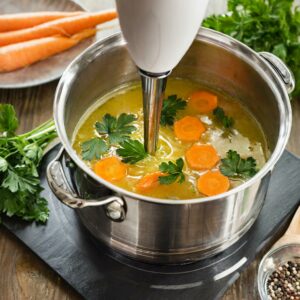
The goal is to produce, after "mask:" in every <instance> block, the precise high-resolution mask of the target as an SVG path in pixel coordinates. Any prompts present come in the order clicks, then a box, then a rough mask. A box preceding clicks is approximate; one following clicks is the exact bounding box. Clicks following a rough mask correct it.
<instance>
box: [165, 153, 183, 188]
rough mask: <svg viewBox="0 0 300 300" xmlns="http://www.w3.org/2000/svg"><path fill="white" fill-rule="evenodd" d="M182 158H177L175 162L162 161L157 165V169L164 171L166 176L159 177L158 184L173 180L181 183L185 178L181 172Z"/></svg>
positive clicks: (172, 181)
mask: <svg viewBox="0 0 300 300" xmlns="http://www.w3.org/2000/svg"><path fill="white" fill-rule="evenodd" d="M183 165H184V162H183V159H182V158H178V159H177V160H176V162H175V163H173V162H171V161H169V162H167V163H166V162H163V163H161V164H160V165H159V170H160V171H161V172H163V173H166V174H167V175H166V176H160V177H159V183H160V184H171V183H174V182H178V183H183V182H184V180H185V176H184V174H183V171H182V169H183Z"/></svg>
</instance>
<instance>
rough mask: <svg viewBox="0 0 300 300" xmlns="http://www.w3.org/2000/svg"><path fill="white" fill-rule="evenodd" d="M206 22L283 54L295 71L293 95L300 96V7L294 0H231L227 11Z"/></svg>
mask: <svg viewBox="0 0 300 300" xmlns="http://www.w3.org/2000/svg"><path fill="white" fill-rule="evenodd" d="M203 26H204V27H208V28H211V29H215V30H218V31H221V32H223V33H225V34H228V35H230V36H232V37H234V38H236V39H238V40H240V41H241V42H243V43H245V44H246V45H248V46H249V47H251V48H253V49H254V50H255V51H258V52H259V51H269V52H272V53H273V54H275V55H277V56H278V57H280V58H281V59H282V60H283V61H284V62H285V63H286V64H287V65H288V66H289V67H290V69H291V70H292V71H293V73H294V75H295V79H296V83H297V84H296V88H295V91H294V93H293V95H294V96H295V97H297V96H300V10H299V8H298V7H294V8H293V0H228V13H227V14H226V15H218V16H210V17H208V18H207V19H205V20H204V22H203Z"/></svg>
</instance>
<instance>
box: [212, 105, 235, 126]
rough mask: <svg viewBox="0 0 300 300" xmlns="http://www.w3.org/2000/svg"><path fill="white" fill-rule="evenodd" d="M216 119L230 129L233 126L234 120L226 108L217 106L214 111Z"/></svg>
mask: <svg viewBox="0 0 300 300" xmlns="http://www.w3.org/2000/svg"><path fill="white" fill-rule="evenodd" d="M213 114H214V116H215V117H216V119H217V120H218V121H219V122H220V123H221V124H222V125H223V126H224V128H226V129H229V128H231V127H232V126H233V124H234V120H233V118H232V117H228V116H226V114H225V112H224V109H223V108H221V107H219V106H218V107H216V108H215V109H214V111H213Z"/></svg>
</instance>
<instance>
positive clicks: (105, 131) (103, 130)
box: [95, 113, 136, 145]
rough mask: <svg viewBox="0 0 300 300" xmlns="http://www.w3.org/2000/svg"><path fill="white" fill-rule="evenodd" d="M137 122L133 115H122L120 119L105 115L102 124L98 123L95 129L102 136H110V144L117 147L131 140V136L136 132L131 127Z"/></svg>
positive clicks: (133, 127) (134, 128)
mask: <svg viewBox="0 0 300 300" xmlns="http://www.w3.org/2000/svg"><path fill="white" fill-rule="evenodd" d="M135 120H136V116H135V115H133V114H125V113H122V114H121V115H120V116H119V117H117V118H116V117H113V116H112V115H110V114H106V115H104V117H103V119H102V122H96V124H95V128H96V130H97V132H98V133H99V134H100V135H106V136H108V139H109V142H110V144H113V145H116V144H118V143H121V142H124V141H125V140H127V139H129V134H131V133H132V132H134V131H135V130H136V127H135V126H134V125H131V123H132V122H133V121H135Z"/></svg>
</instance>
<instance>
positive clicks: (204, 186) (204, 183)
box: [197, 171, 230, 196]
mask: <svg viewBox="0 0 300 300" xmlns="http://www.w3.org/2000/svg"><path fill="white" fill-rule="evenodd" d="M229 187H230V182H229V179H228V178H227V177H226V176H224V175H222V174H221V172H220V171H208V172H207V173H205V174H204V175H202V176H201V177H200V178H198V180H197V188H198V190H199V192H200V193H202V194H204V195H206V196H215V195H218V194H222V193H225V192H226V191H228V190H229Z"/></svg>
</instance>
